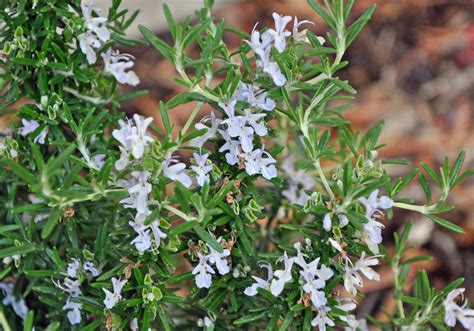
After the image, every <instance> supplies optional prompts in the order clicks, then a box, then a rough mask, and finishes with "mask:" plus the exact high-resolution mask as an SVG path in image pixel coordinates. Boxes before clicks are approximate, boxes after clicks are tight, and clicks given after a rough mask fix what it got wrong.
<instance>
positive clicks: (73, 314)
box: [63, 298, 82, 325]
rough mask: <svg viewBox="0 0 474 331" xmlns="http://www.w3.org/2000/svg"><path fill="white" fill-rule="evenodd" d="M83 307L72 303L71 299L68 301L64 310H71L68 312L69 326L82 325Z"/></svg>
mask: <svg viewBox="0 0 474 331" xmlns="http://www.w3.org/2000/svg"><path fill="white" fill-rule="evenodd" d="M81 307H82V306H81V304H80V303H76V302H72V301H70V299H69V298H68V299H67V300H66V304H65V305H64V306H63V310H69V311H68V312H67V319H68V320H69V324H71V325H75V324H79V323H81Z"/></svg>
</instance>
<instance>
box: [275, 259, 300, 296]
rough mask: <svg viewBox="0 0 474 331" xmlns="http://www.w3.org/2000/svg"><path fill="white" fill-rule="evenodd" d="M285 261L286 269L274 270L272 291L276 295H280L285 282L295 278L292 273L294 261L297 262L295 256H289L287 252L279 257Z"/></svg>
mask: <svg viewBox="0 0 474 331" xmlns="http://www.w3.org/2000/svg"><path fill="white" fill-rule="evenodd" d="M282 259H283V261H284V264H285V269H283V270H276V271H275V272H274V276H275V277H276V278H278V279H276V278H274V279H273V280H272V282H271V286H270V287H271V292H272V294H273V295H274V296H278V295H280V293H281V292H282V291H283V288H284V287H285V284H286V283H288V282H291V281H292V280H293V275H292V274H291V269H292V268H293V263H294V262H295V258H293V257H292V258H288V255H287V254H286V252H285V253H284V255H283V256H282V257H281V258H280V259H279V260H282Z"/></svg>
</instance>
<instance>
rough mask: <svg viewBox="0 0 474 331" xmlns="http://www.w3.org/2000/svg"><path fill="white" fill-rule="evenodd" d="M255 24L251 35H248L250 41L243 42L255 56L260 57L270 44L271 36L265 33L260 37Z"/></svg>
mask: <svg viewBox="0 0 474 331" xmlns="http://www.w3.org/2000/svg"><path fill="white" fill-rule="evenodd" d="M257 24H258V23H257ZM257 24H255V26H254V27H253V30H252V33H251V34H250V41H248V40H245V42H246V43H247V44H249V46H250V47H251V48H252V50H253V51H254V53H255V54H258V55H260V56H262V55H263V52H264V51H265V49H267V48H269V46H270V44H271V43H272V41H273V36H272V35H271V34H270V33H268V32H265V33H263V35H261V36H260V32H259V31H257V30H256V28H257Z"/></svg>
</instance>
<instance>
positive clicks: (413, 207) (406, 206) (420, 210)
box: [393, 202, 431, 215]
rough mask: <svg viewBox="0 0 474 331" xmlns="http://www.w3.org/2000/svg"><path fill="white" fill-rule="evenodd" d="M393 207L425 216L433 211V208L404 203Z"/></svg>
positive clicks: (397, 203) (398, 203) (395, 204)
mask: <svg viewBox="0 0 474 331" xmlns="http://www.w3.org/2000/svg"><path fill="white" fill-rule="evenodd" d="M393 206H394V207H397V208H402V209H406V210H411V211H416V212H418V213H421V214H424V215H427V214H429V213H430V210H431V206H418V205H411V204H408V203H402V202H395V203H394V204H393Z"/></svg>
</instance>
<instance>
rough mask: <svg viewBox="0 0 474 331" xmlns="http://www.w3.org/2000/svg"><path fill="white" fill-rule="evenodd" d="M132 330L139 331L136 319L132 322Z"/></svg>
mask: <svg viewBox="0 0 474 331" xmlns="http://www.w3.org/2000/svg"><path fill="white" fill-rule="evenodd" d="M130 330H131V331H138V330H139V329H138V318H136V317H135V318H134V319H132V321H131V322H130Z"/></svg>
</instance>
